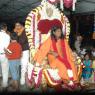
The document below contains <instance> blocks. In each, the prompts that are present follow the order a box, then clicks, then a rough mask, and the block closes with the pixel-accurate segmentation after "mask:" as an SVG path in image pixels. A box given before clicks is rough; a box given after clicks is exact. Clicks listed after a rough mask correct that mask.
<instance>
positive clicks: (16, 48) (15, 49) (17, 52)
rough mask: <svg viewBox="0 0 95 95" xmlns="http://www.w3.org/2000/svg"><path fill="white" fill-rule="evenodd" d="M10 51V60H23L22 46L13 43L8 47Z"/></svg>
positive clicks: (8, 56)
mask: <svg viewBox="0 0 95 95" xmlns="http://www.w3.org/2000/svg"><path fill="white" fill-rule="evenodd" d="M8 49H9V50H10V51H11V52H12V53H11V54H7V58H8V59H9V60H14V59H20V58H21V53H22V48H21V45H20V44H19V43H17V42H11V43H10V44H9V46H8Z"/></svg>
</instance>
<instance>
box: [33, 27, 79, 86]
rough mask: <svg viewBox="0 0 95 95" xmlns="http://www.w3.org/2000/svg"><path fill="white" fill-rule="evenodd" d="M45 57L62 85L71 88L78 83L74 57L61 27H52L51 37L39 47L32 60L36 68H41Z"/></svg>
mask: <svg viewBox="0 0 95 95" xmlns="http://www.w3.org/2000/svg"><path fill="white" fill-rule="evenodd" d="M46 56H47V57H48V61H49V65H50V67H51V68H52V69H56V68H57V69H58V71H59V72H58V74H59V76H60V77H61V78H62V80H63V83H64V84H68V85H69V86H71V85H74V83H78V82H79V80H78V74H77V68H76V66H75V63H74V57H73V55H72V52H71V49H70V47H69V44H68V42H67V41H66V40H65V37H64V35H63V31H62V28H61V27H58V26H54V27H52V29H51V36H50V37H49V38H48V39H47V40H46V41H45V42H44V43H43V44H42V45H41V46H40V47H39V49H38V51H37V53H36V54H35V56H34V59H33V61H35V62H36V66H41V63H42V61H43V60H44V58H45V57H46Z"/></svg>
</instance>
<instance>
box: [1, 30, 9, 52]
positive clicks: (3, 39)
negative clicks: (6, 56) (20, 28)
mask: <svg viewBox="0 0 95 95" xmlns="http://www.w3.org/2000/svg"><path fill="white" fill-rule="evenodd" d="M9 43H10V36H9V35H8V34H7V33H6V32H5V31H4V30H1V31H0V53H5V51H4V48H7V47H8V45H9Z"/></svg>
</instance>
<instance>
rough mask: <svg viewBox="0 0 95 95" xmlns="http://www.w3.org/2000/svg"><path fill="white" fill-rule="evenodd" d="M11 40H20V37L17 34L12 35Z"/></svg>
mask: <svg viewBox="0 0 95 95" xmlns="http://www.w3.org/2000/svg"><path fill="white" fill-rule="evenodd" d="M10 37H11V40H18V36H17V34H16V33H15V32H13V33H11V34H10Z"/></svg>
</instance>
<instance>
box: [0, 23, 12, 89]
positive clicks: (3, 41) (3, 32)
mask: <svg viewBox="0 0 95 95" xmlns="http://www.w3.org/2000/svg"><path fill="white" fill-rule="evenodd" d="M9 43H10V36H9V35H8V34H7V25H6V24H5V23H2V24H1V25H0V65H1V70H2V79H3V81H2V87H3V89H6V88H7V86H8V73H9V64H8V59H7V57H6V55H5V49H6V48H7V47H8V45H9Z"/></svg>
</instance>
